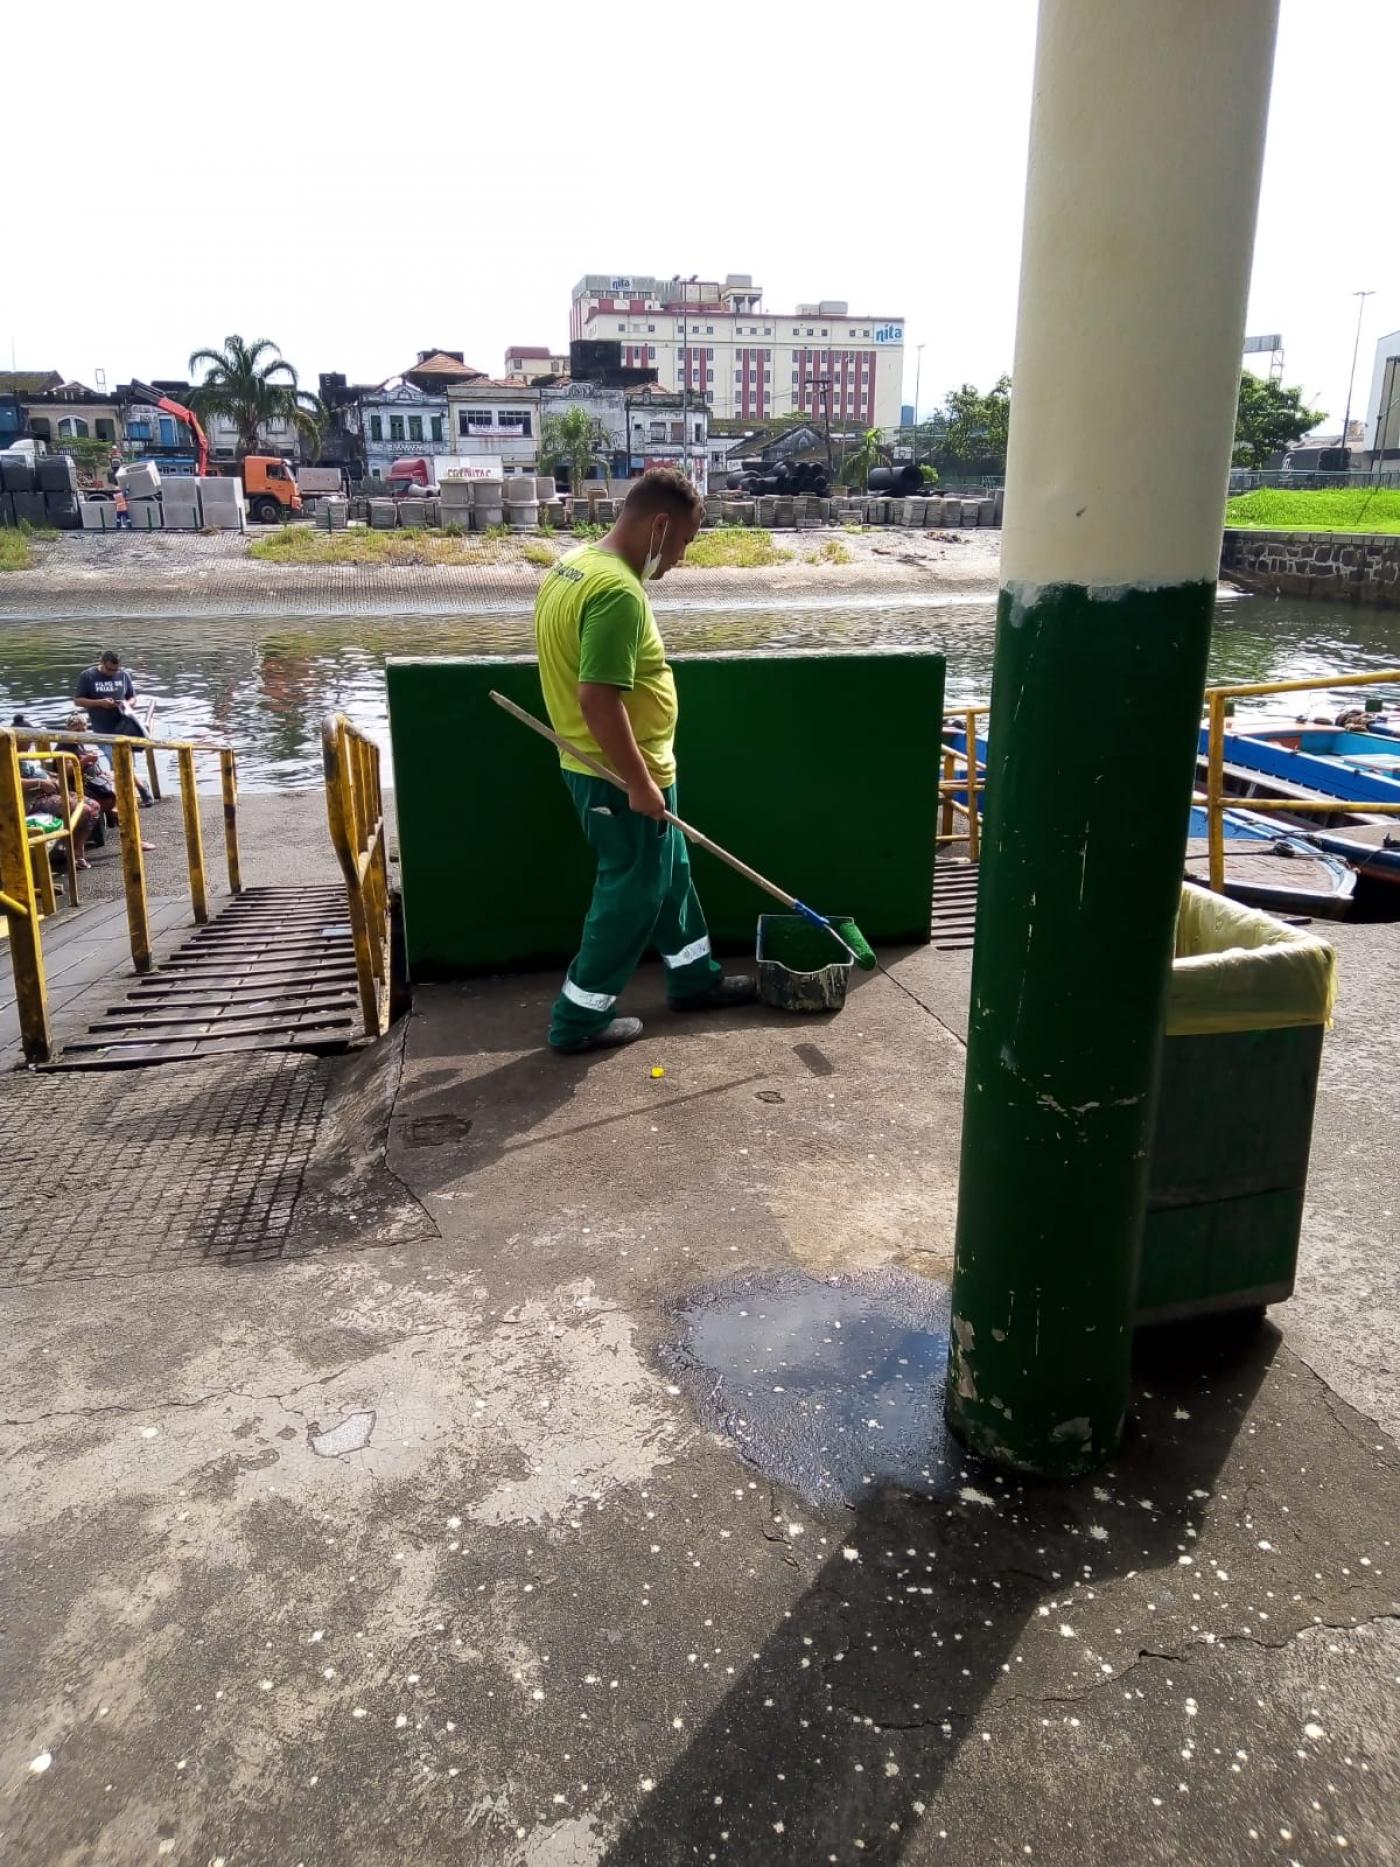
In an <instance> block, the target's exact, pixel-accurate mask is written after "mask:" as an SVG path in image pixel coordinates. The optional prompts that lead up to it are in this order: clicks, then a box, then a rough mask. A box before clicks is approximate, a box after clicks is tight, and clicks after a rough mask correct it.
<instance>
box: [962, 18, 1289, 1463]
mask: <svg viewBox="0 0 1400 1867" xmlns="http://www.w3.org/2000/svg"><path fill="white" fill-rule="evenodd" d="M1276 13H1277V6H1276V0H1225V3H1224V4H1222V0H1111V4H1099V3H1098V0H1041V7H1040V24H1039V38H1038V44H1037V49H1036V65H1035V92H1034V103H1033V110H1032V118H1031V142H1030V166H1029V176H1028V183H1027V194H1026V219H1025V237H1024V246H1023V251H1022V262H1021V291H1020V306H1019V314H1018V325H1017V336H1016V361H1015V368H1014V370H1013V373H1012V403H1011V407H1012V415H1011V444H1010V454H1009V459H1008V463H1007V486H1006V527H1005V531H1004V534H1003V542H1002V558H1001V576H1002V589H1001V598H1000V603H999V607H998V612H997V644H996V662H995V670H994V674H993V682H992V713H991V757H990V765H989V772H988V785H987V817H986V824H985V828H984V832H983V841H982V859H981V879H980V891H979V892H980V905H979V910H978V925H977V945H976V952H975V956H974V962H973V977H972V1013H971V1021H970V1031H969V1038H968V1059H967V1086H966V1108H965V1115H964V1128H963V1147H962V1174H961V1193H960V1202H959V1210H958V1231H957V1266H956V1270H955V1273H954V1280H953V1324H952V1329H953V1340H952V1353H951V1360H950V1365H949V1381H948V1399H947V1411H948V1417H949V1420H950V1422H951V1424H952V1426H953V1427H954V1429H955V1431H956V1432H957V1433H958V1435H959V1436H960V1437H961V1438H962V1439H963V1441H964V1442H965V1443H966V1444H967V1445H968V1446H970V1447H971V1448H972V1449H974V1450H975V1451H977V1452H979V1453H982V1454H984V1455H986V1456H987V1457H989V1458H991V1459H993V1460H995V1461H996V1462H998V1463H999V1464H1002V1465H1004V1466H1006V1467H1007V1468H1009V1469H1013V1470H1017V1471H1026V1472H1034V1473H1040V1474H1043V1475H1045V1476H1051V1477H1058V1476H1071V1475H1073V1474H1074V1473H1077V1472H1081V1471H1086V1470H1088V1469H1090V1468H1091V1467H1093V1466H1094V1465H1096V1464H1097V1463H1099V1462H1100V1461H1101V1460H1102V1459H1104V1458H1105V1457H1107V1456H1108V1455H1109V1454H1110V1453H1111V1452H1112V1451H1113V1450H1114V1448H1115V1446H1116V1445H1117V1443H1118V1439H1119V1435H1120V1433H1121V1430H1122V1424H1123V1415H1124V1410H1125V1407H1126V1403H1127V1393H1128V1363H1129V1353H1130V1348H1131V1335H1132V1321H1131V1318H1132V1309H1133V1299H1134V1288H1135V1283H1136V1276H1137V1264H1138V1253H1139V1247H1140V1243H1141V1233H1142V1221H1143V1209H1144V1202H1145V1197H1146V1173H1147V1153H1148V1148H1149V1145H1150V1141H1151V1130H1152V1117H1153V1092H1154V1085H1155V1080H1156V1072H1157V1063H1158V1054H1159V1048H1160V1044H1161V1033H1162V1019H1163V1009H1164V1000H1165V993H1166V986H1167V979H1168V973H1169V968H1170V963H1171V952H1172V940H1173V930H1174V925H1175V919H1176V909H1177V902H1178V900H1179V897H1180V890H1181V873H1182V857H1183V853H1184V847H1185V839H1186V829H1187V809H1188V805H1189V802H1190V796H1191V785H1192V776H1193V769H1194V761H1195V755H1196V733H1197V728H1198V722H1199V718H1200V710H1201V698H1202V689H1203V687H1204V682H1205V666H1206V651H1207V647H1208V645H1209V640H1210V625H1211V612H1212V605H1213V598H1214V592H1215V579H1216V572H1217V570H1218V568H1219V557H1220V535H1221V524H1222V515H1223V509H1224V498H1225V488H1226V478H1227V473H1228V468H1229V460H1230V448H1231V441H1232V437H1233V434H1234V424H1235V403H1236V398H1237V393H1238V383H1239V369H1240V354H1241V349H1242V342H1243V335H1244V317H1245V299H1246V291H1247V287H1248V282H1249V271H1250V260H1251V255H1252V250H1253V242H1254V220H1255V210H1256V204H1257V197H1258V190H1259V176H1260V168H1261V163H1262V159H1263V151H1264V127H1265V119H1266V115H1267V104H1268V93H1269V79H1270V71H1271V65H1272V58H1273V45H1274V32H1275V25H1276Z"/></svg>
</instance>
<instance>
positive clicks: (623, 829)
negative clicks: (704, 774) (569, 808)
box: [535, 467, 756, 1051]
mask: <svg viewBox="0 0 1400 1867" xmlns="http://www.w3.org/2000/svg"><path fill="white" fill-rule="evenodd" d="M704 510H705V508H704V502H703V501H702V500H701V498H700V495H699V494H698V493H697V492H696V490H695V488H694V486H693V485H692V484H691V482H690V481H689V480H688V479H686V477H685V476H684V474H681V473H678V472H677V471H676V470H675V469H674V468H671V467H656V468H653V469H651V471H649V472H647V473H644V474H643V475H642V477H641V478H640V479H639V480H637V481H635V482H634V483H633V485H632V487H631V489H630V491H629V492H628V494H627V497H626V499H625V500H624V501H623V503H622V509H621V511H620V512H619V514H618V517H617V522H616V524H615V525H614V526H613V528H612V530H611V531H610V532H609V533H608V534H607V536H606V537H605V538H602V539H600V540H599V541H598V543H597V544H587V545H582V546H580V547H579V548H578V549H577V550H575V551H570V552H568V553H567V554H566V555H565V556H564V557H562V558H561V559H560V560H559V562H558V563H557V564H556V565H555V566H554V568H553V569H552V570H551V571H550V573H549V575H548V576H547V577H546V578H545V580H544V583H543V585H542V586H541V588H540V594H539V598H538V600H537V602H536V604H535V641H536V646H537V649H538V652H539V662H540V681H541V684H542V686H543V688H544V698H545V706H546V707H547V709H548V712H549V717H550V719H551V721H552V722H553V725H554V730H555V732H557V733H558V734H559V735H560V737H561V738H564V739H567V740H569V742H570V743H571V744H573V745H575V746H577V747H578V748H579V749H580V750H581V751H583V752H587V753H589V754H590V755H591V756H592V757H593V758H595V759H598V760H599V761H600V762H601V763H603V764H604V765H607V766H608V767H609V768H610V769H611V770H612V771H614V772H616V773H617V775H618V777H619V778H621V779H622V781H623V783H624V784H625V785H626V787H627V790H626V796H625V797H624V796H623V794H622V793H621V792H619V791H618V789H617V787H616V786H615V785H611V784H609V783H607V782H606V780H604V779H602V778H598V777H596V776H595V775H594V774H593V773H592V772H590V771H589V769H588V768H587V766H585V765H583V764H581V763H580V762H579V761H578V760H577V759H574V758H571V757H570V756H569V754H568V753H564V754H563V755H562V756H561V760H560V763H561V764H562V766H563V778H564V783H565V784H566V785H567V786H568V789H569V794H570V796H571V797H572V799H573V802H574V808H575V809H576V810H577V812H578V815H579V820H580V822H581V823H582V825H583V833H584V835H585V836H586V837H587V839H588V843H589V846H590V848H591V849H592V850H593V852H594V854H595V856H596V857H597V859H598V874H597V880H596V883H595V885H594V890H593V901H592V905H591V906H590V907H589V910H588V918H587V919H586V921H585V922H584V927H583V940H582V945H581V947H580V950H579V952H578V955H577V957H576V958H575V959H574V960H573V962H572V963H571V965H570V966H569V970H568V973H567V975H566V977H565V980H564V985H563V989H562V991H561V992H560V994H559V997H558V999H557V1000H556V1002H555V1005H554V1011H553V1016H552V1018H551V1021H550V1027H549V1042H550V1046H551V1048H553V1049H554V1050H559V1051H580V1050H594V1049H598V1048H600V1047H603V1046H610V1045H614V1044H628V1043H632V1042H633V1041H634V1040H635V1039H636V1038H638V1037H640V1036H641V1034H642V1024H641V1020H640V1019H639V1018H615V1017H614V1016H613V1006H614V1005H615V1004H616V1002H617V999H618V996H619V994H620V993H621V991H622V989H623V987H624V986H625V985H626V984H627V981H628V980H629V979H630V978H631V976H632V974H633V972H634V971H635V970H636V968H637V966H638V964H639V963H640V961H641V959H642V956H643V955H644V954H645V953H646V951H647V949H648V948H649V947H651V946H655V947H656V948H657V949H658V950H659V952H660V954H661V958H662V963H663V965H664V966H665V968H666V996H667V999H668V1001H669V1002H670V1005H671V1007H672V1009H673V1010H675V1011H709V1010H714V1009H719V1008H723V1007H725V1006H729V1005H743V1004H748V1003H749V1002H750V1001H751V1000H752V999H753V998H754V997H755V996H756V988H755V983H754V980H753V979H752V978H750V977H745V976H736V977H732V978H726V977H725V976H724V972H723V969H722V967H721V966H720V964H719V962H718V961H717V960H716V959H715V958H714V956H713V954H712V953H711V951H710V936H709V933H708V931H707V929H706V926H705V916H704V913H703V912H702V910H701V907H700V898H699V896H698V895H697V893H696V891H695V884H694V882H693V881H692V880H691V874H690V858H689V855H688V853H687V850H686V842H685V838H684V836H683V835H682V834H681V832H680V831H679V830H678V829H676V828H675V826H674V825H673V824H670V823H667V822H666V820H665V815H666V812H667V811H668V810H671V811H674V809H675V804H676V791H675V783H676V758H675V737H676V712H677V709H676V687H675V681H674V678H673V677H672V674H671V670H670V667H669V666H668V665H667V661H666V650H665V646H664V644H663V643H662V640H661V635H660V632H659V631H658V629H657V626H656V618H655V616H654V615H653V614H652V609H651V604H650V603H649V602H648V601H647V595H646V589H645V586H646V584H647V583H648V582H651V581H653V580H654V579H656V578H660V577H664V576H665V575H666V573H667V571H668V570H672V569H673V568H674V567H675V566H676V565H677V564H679V563H680V561H681V559H682V558H683V557H684V556H685V553H686V548H687V547H688V546H689V544H690V542H691V540H692V539H693V538H694V537H695V534H696V532H698V531H699V529H700V521H701V519H702V518H703V516H704Z"/></svg>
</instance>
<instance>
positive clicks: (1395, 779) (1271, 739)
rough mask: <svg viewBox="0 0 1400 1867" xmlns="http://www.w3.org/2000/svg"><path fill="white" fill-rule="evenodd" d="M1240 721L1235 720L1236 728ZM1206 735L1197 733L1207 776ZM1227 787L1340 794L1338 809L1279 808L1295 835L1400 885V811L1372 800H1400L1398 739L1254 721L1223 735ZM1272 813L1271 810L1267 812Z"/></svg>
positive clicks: (1290, 795)
mask: <svg viewBox="0 0 1400 1867" xmlns="http://www.w3.org/2000/svg"><path fill="white" fill-rule="evenodd" d="M1240 724H1241V722H1236V725H1237V727H1238V726H1239V725H1240ZM1208 743H1209V734H1208V733H1207V731H1206V729H1205V728H1204V727H1203V728H1202V729H1201V737H1200V747H1199V750H1200V769H1201V771H1202V777H1203V779H1204V771H1205V765H1206V752H1207V747H1208ZM1224 777H1225V788H1226V790H1227V791H1228V792H1229V793H1230V795H1231V796H1232V797H1270V798H1279V799H1282V800H1284V801H1285V802H1287V801H1288V800H1290V799H1293V800H1297V801H1299V802H1303V803H1308V802H1319V801H1322V800H1324V799H1331V800H1335V802H1336V806H1337V808H1336V810H1335V811H1317V810H1300V811H1298V812H1296V813H1292V814H1290V813H1288V812H1280V813H1279V815H1280V816H1281V817H1282V818H1283V819H1284V820H1285V821H1287V822H1288V823H1289V826H1290V831H1291V833H1292V834H1294V835H1297V834H1298V832H1299V830H1303V831H1306V833H1307V840H1308V841H1309V842H1311V843H1313V844H1315V845H1316V847H1317V848H1318V849H1320V850H1323V851H1325V852H1327V853H1328V854H1331V855H1337V856H1342V857H1344V858H1345V860H1346V861H1348V862H1349V863H1351V865H1352V867H1353V868H1354V869H1355V870H1356V871H1357V873H1358V874H1359V875H1361V876H1363V877H1364V878H1365V879H1366V880H1367V881H1368V882H1377V883H1384V884H1388V885H1390V886H1400V816H1391V815H1389V814H1383V813H1377V812H1372V813H1370V814H1368V813H1367V809H1366V806H1367V805H1368V804H1400V744H1397V742H1396V741H1394V740H1391V739H1389V738H1387V737H1385V736H1383V735H1381V734H1374V733H1360V732H1349V731H1347V730H1345V729H1344V728H1341V727H1336V726H1310V725H1301V724H1293V725H1287V726H1279V725H1271V724H1267V723H1265V724H1263V725H1261V727H1260V728H1258V729H1256V728H1255V727H1254V726H1253V725H1251V726H1250V729H1249V730H1248V731H1247V732H1246V731H1240V730H1234V731H1230V732H1227V733H1226V734H1225V769H1224ZM1270 814H1272V813H1270Z"/></svg>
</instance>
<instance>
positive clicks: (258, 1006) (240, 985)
mask: <svg viewBox="0 0 1400 1867" xmlns="http://www.w3.org/2000/svg"><path fill="white" fill-rule="evenodd" d="M130 983H131V989H130V990H129V991H128V992H127V994H126V996H125V998H124V999H123V1000H122V1001H121V1003H120V1004H115V1005H110V1006H109V1007H108V1008H107V1010H106V1012H105V1013H104V1014H103V1015H102V1016H101V1017H100V1018H98V1019H96V1020H95V1021H94V1023H93V1024H92V1025H91V1027H90V1028H89V1030H88V1031H87V1033H86V1034H85V1035H84V1036H83V1037H81V1038H78V1039H76V1040H73V1041H71V1042H69V1043H68V1044H66V1045H65V1046H64V1048H63V1051H62V1053H61V1055H60V1056H59V1057H57V1058H56V1059H55V1061H54V1062H53V1064H51V1065H50V1066H49V1067H50V1068H53V1069H60V1070H64V1069H67V1070H110V1069H124V1068H127V1067H129V1066H132V1065H135V1064H149V1063H183V1062H188V1061H189V1060H190V1059H191V1058H195V1057H217V1056H228V1055H230V1054H232V1053H234V1052H239V1051H249V1050H311V1051H331V1050H343V1049H345V1047H346V1046H347V1045H348V1044H349V1043H351V1042H352V1040H353V1039H354V1038H355V1037H356V1036H357V1035H358V1023H357V1017H358V1007H359V999H358V993H357V988H356V981H355V952H354V946H353V943H352V938H351V931H350V923H349V919H348V910H347V906H346V898H345V890H344V888H342V887H324V888H250V889H247V890H246V891H245V892H244V893H242V894H240V895H236V896H235V897H234V898H233V900H232V901H230V902H229V904H228V906H227V907H226V908H224V909H223V910H222V912H221V913H219V914H218V915H216V916H215V918H214V919H213V920H212V921H210V922H209V924H208V925H207V926H206V927H201V928H200V930H199V932H198V933H196V934H195V935H194V936H193V937H192V938H191V939H189V940H187V941H186V942H185V944H184V945H183V946H182V947H180V948H178V950H177V951H176V952H175V953H173V954H172V955H171V957H170V958H169V959H168V960H166V961H165V962H164V964H163V965H161V966H160V967H158V968H157V970H156V971H154V972H152V973H148V974H147V975H145V976H144V977H142V978H138V979H135V980H132V981H131V982H130Z"/></svg>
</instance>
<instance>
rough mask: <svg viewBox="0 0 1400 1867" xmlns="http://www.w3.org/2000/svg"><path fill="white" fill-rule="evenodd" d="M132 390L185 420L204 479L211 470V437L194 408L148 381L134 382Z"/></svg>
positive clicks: (177, 417) (146, 400) (140, 398)
mask: <svg viewBox="0 0 1400 1867" xmlns="http://www.w3.org/2000/svg"><path fill="white" fill-rule="evenodd" d="M131 390H132V394H133V395H135V396H136V397H137V399H138V400H139V401H142V402H149V403H150V404H151V405H152V406H153V407H155V408H158V409H159V410H160V411H161V413H162V414H163V415H173V416H174V417H175V419H176V420H177V421H182V422H184V424H185V426H186V427H187V428H188V429H189V431H190V433H191V434H192V435H193V436H194V444H195V453H196V460H195V472H196V473H198V474H199V476H200V478H201V479H202V478H203V477H204V475H205V474H207V473H208V471H209V438H208V436H207V435H206V434H205V432H204V429H203V428H202V427H201V426H200V422H199V417H198V415H196V414H195V412H194V410H193V409H192V408H186V407H185V405H184V403H183V402H176V401H175V400H174V399H173V398H172V397H170V396H168V395H162V394H161V392H160V390H159V389H153V388H152V387H151V385H150V384H149V383H147V382H134V383H132V385H131Z"/></svg>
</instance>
